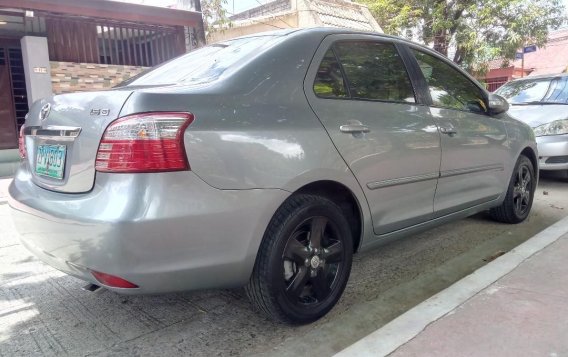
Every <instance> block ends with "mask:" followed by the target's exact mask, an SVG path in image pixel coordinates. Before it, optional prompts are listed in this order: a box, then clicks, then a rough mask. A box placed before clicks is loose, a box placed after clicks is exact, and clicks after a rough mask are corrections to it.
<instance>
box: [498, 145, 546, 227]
mask: <svg viewBox="0 0 568 357" xmlns="http://www.w3.org/2000/svg"><path fill="white" fill-rule="evenodd" d="M535 190H536V178H535V175H534V166H533V164H532V162H531V160H529V158H527V157H526V156H524V155H521V156H520V157H519V159H518V160H517V163H516V165H515V169H514V170H513V176H512V177H511V181H510V182H509V188H508V189H507V196H505V200H504V201H503V203H502V204H501V206H499V207H495V208H493V209H491V211H490V213H491V217H492V218H493V219H495V220H496V221H499V222H504V223H520V222H522V221H524V220H525V219H526V218H527V217H528V215H529V213H530V211H531V207H532V203H533V198H534V192H535Z"/></svg>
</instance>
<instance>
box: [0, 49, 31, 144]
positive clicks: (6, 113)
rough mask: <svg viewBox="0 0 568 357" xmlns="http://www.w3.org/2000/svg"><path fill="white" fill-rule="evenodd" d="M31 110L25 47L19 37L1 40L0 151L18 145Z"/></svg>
mask: <svg viewBox="0 0 568 357" xmlns="http://www.w3.org/2000/svg"><path fill="white" fill-rule="evenodd" d="M27 112H28V97H27V92H26V78H25V75H24V66H23V60H22V50H21V48H20V46H19V43H18V41H16V40H1V39H0V150H1V149H15V148H17V147H18V132H19V129H20V127H21V126H22V125H23V124H24V120H25V116H26V113H27Z"/></svg>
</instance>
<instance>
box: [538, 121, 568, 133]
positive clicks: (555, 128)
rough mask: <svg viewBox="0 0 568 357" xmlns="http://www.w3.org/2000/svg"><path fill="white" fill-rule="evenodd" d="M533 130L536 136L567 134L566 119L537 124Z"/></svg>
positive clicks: (567, 123)
mask: <svg viewBox="0 0 568 357" xmlns="http://www.w3.org/2000/svg"><path fill="white" fill-rule="evenodd" d="M533 130H534V135H536V136H545V135H561V134H568V119H563V120H555V121H553V122H550V123H548V124H543V125H539V126H537V127H536V128H534V129H533Z"/></svg>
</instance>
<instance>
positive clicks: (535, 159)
mask: <svg viewBox="0 0 568 357" xmlns="http://www.w3.org/2000/svg"><path fill="white" fill-rule="evenodd" d="M520 155H524V156H526V157H527V158H528V159H529V160H530V161H531V163H532V164H533V168H534V173H535V177H536V178H537V179H538V171H539V170H538V157H537V155H536V153H535V151H534V150H533V148H531V147H530V146H527V147H525V148H524V149H523V150H522V151H521V153H520ZM520 155H519V156H520Z"/></svg>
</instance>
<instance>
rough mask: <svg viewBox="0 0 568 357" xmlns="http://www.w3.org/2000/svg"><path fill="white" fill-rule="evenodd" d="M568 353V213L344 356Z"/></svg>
mask: <svg viewBox="0 0 568 357" xmlns="http://www.w3.org/2000/svg"><path fill="white" fill-rule="evenodd" d="M386 355H390V356H404V357H407V356H500V357H501V356H515V357H516V356H551V357H556V356H568V217H566V218H564V219H562V220H561V221H559V222H558V223H556V224H554V225H552V226H551V227H549V228H547V229H545V230H544V231H542V232H541V233H539V234H537V235H536V236H534V237H533V238H531V239H530V240H528V241H527V242H525V243H523V244H521V245H520V246H518V247H517V248H515V249H514V250H512V251H511V252H509V253H507V254H505V255H503V256H502V257H500V258H498V259H496V260H495V261H493V262H491V263H489V264H488V265H486V266H484V267H483V268H481V269H479V270H477V271H476V272H474V273H473V274H471V275H469V276H467V277H465V278H464V279H462V280H460V281H459V282H457V283H455V284H454V285H452V286H451V287H449V288H447V289H446V290H444V291H442V292H440V293H439V294H437V295H435V296H433V297H432V298H430V299H428V300H426V301H425V302H423V303H421V304H419V305H418V306H416V307H415V308H413V309H411V310H409V311H408V312H406V313H405V314H403V315H401V316H400V317H398V318H396V319H395V320H393V321H391V322H390V323H389V324H387V325H385V326H384V327H382V328H381V329H379V330H377V331H375V332H374V333H372V334H370V335H369V336H367V337H365V338H363V339H362V340H360V341H358V342H357V343H355V344H354V345H352V346H350V347H348V348H347V349H345V350H343V351H342V352H340V353H339V354H337V355H336V356H386Z"/></svg>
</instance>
